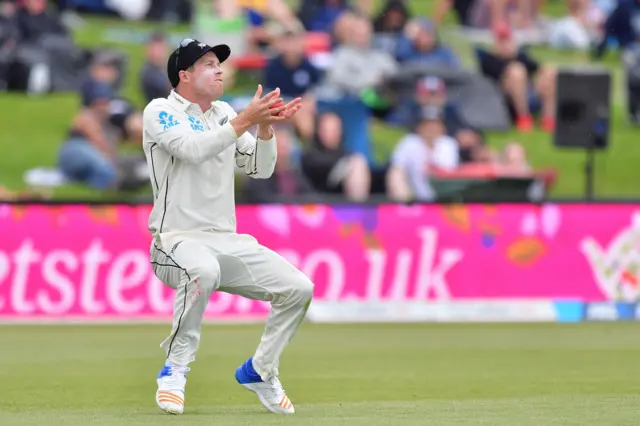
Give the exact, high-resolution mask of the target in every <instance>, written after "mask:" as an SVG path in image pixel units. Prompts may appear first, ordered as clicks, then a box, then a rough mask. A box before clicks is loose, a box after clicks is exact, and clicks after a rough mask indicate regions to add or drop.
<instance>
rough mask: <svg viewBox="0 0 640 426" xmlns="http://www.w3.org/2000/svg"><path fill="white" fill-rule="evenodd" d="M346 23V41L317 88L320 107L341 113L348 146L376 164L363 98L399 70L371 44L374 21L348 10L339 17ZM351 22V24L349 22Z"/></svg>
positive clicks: (384, 54) (367, 113)
mask: <svg viewBox="0 0 640 426" xmlns="http://www.w3.org/2000/svg"><path fill="white" fill-rule="evenodd" d="M340 21H342V22H343V23H345V25H344V26H342V25H341V27H343V29H344V30H345V32H344V34H343V35H344V37H345V43H344V44H343V45H341V46H339V47H338V48H337V49H336V50H335V51H334V55H333V63H332V65H331V66H330V67H329V68H328V70H327V73H326V75H325V80H324V84H323V86H322V88H321V90H318V92H317V94H318V97H320V96H322V99H321V101H322V102H318V104H319V105H318V109H319V110H320V111H322V110H323V108H324V110H331V111H334V112H336V113H338V114H339V115H340V117H341V118H342V121H343V123H344V124H345V127H344V132H345V144H346V145H345V149H347V150H348V151H349V152H357V153H360V154H362V155H364V156H365V157H366V158H367V160H368V161H369V164H370V165H371V164H373V154H372V152H371V143H370V140H369V121H370V119H371V111H370V110H369V108H368V107H367V106H366V105H365V104H364V102H363V101H362V97H363V95H364V94H365V92H366V91H371V90H375V88H376V87H378V86H379V85H381V84H382V83H383V82H384V80H385V79H386V78H387V77H390V76H392V75H393V74H395V73H396V72H397V70H398V64H397V63H396V61H395V60H394V59H393V57H391V56H390V55H389V54H387V53H385V52H381V51H378V50H375V49H373V48H372V47H371V31H372V29H371V23H370V22H369V20H368V19H366V18H363V17H361V16H358V15H355V14H352V13H350V12H346V13H345V14H344V15H343V16H341V17H340ZM346 24H348V25H346Z"/></svg>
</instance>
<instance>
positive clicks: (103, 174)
mask: <svg viewBox="0 0 640 426" xmlns="http://www.w3.org/2000/svg"><path fill="white" fill-rule="evenodd" d="M58 166H59V167H60V170H61V171H62V173H63V174H64V175H65V177H66V178H67V179H69V180H73V181H76V182H83V183H86V184H87V185H89V186H91V187H92V188H95V189H107V188H110V187H113V186H114V185H115V183H116V182H117V179H118V172H117V170H116V167H115V166H114V165H113V164H112V163H111V162H110V161H109V159H108V158H107V157H105V155H104V154H102V153H101V152H100V151H99V150H98V149H97V148H96V147H95V146H94V145H92V144H91V143H90V142H88V141H86V140H84V139H81V138H74V139H70V140H68V141H67V142H65V144H64V145H63V146H62V148H61V149H60V153H59V155H58Z"/></svg>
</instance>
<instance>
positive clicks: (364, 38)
mask: <svg viewBox="0 0 640 426" xmlns="http://www.w3.org/2000/svg"><path fill="white" fill-rule="evenodd" d="M351 37H352V40H353V44H354V45H356V46H358V47H368V46H369V45H370V44H371V24H370V23H369V21H367V20H366V19H361V18H358V19H356V20H354V21H353V22H352V27H351Z"/></svg>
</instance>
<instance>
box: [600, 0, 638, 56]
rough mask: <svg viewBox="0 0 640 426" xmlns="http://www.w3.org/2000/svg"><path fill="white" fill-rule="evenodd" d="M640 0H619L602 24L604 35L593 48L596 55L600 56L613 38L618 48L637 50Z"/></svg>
mask: <svg viewBox="0 0 640 426" xmlns="http://www.w3.org/2000/svg"><path fill="white" fill-rule="evenodd" d="M638 20H640V0H620V1H619V2H618V4H617V6H616V8H615V9H614V10H613V12H611V14H610V15H609V17H608V18H607V20H606V22H605V25H604V31H603V33H604V37H602V40H601V41H600V43H599V44H598V46H597V47H596V50H595V55H596V57H601V56H602V55H603V54H604V53H605V52H606V50H607V48H608V47H609V46H610V42H611V40H615V41H616V42H617V45H618V46H619V47H620V50H622V51H623V52H624V51H627V50H631V51H637V50H640V49H639V45H640V43H639V40H640V25H638Z"/></svg>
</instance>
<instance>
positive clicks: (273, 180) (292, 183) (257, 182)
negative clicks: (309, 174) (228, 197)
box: [244, 127, 315, 203]
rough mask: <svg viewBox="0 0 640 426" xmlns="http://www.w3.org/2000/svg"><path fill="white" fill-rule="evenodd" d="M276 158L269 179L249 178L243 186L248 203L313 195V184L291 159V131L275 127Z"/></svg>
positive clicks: (287, 199) (291, 199) (295, 199)
mask: <svg viewBox="0 0 640 426" xmlns="http://www.w3.org/2000/svg"><path fill="white" fill-rule="evenodd" d="M274 131H275V134H276V143H277V144H278V160H277V162H276V168H275V170H274V172H273V174H272V175H271V177H270V178H269V179H249V180H248V181H247V182H246V183H245V186H244V195H245V200H246V201H247V202H250V203H273V202H283V201H299V200H300V199H309V198H311V197H312V196H313V195H314V192H315V191H314V190H313V186H312V185H311V183H309V181H308V180H307V178H306V177H305V176H304V175H303V174H302V171H301V170H300V168H299V167H298V164H296V162H294V161H293V158H292V150H293V141H292V132H291V131H290V130H289V129H287V128H282V127H276V128H275V129H274Z"/></svg>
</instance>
